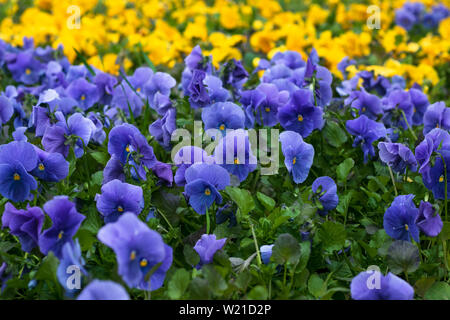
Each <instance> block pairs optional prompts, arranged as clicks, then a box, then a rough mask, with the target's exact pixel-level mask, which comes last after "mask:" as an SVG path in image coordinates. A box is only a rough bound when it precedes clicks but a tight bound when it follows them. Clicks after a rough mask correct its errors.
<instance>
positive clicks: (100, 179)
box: [91, 171, 103, 186]
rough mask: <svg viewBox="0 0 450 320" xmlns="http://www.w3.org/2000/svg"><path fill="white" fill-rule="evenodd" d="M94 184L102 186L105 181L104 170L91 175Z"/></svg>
mask: <svg viewBox="0 0 450 320" xmlns="http://www.w3.org/2000/svg"><path fill="white" fill-rule="evenodd" d="M91 182H92V184H95V185H98V186H101V185H102V182H103V171H97V172H96V173H93V174H92V175H91Z"/></svg>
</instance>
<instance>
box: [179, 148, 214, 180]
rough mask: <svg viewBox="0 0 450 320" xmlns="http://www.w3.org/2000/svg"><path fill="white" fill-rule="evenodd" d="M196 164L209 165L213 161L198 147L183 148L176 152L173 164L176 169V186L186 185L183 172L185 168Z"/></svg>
mask: <svg viewBox="0 0 450 320" xmlns="http://www.w3.org/2000/svg"><path fill="white" fill-rule="evenodd" d="M196 162H207V163H210V164H211V163H213V162H214V159H213V158H212V157H210V156H208V154H207V153H206V151H205V150H203V149H202V148H199V147H195V146H184V147H182V148H180V150H178V152H177V153H176V154H175V158H174V164H175V165H176V166H177V167H178V169H177V172H176V173H175V177H174V180H175V183H176V184H177V185H178V186H184V185H185V184H186V179H185V172H186V170H187V168H189V167H190V166H191V165H193V164H194V163H196Z"/></svg>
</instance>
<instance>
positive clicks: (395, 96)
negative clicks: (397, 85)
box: [382, 90, 414, 130]
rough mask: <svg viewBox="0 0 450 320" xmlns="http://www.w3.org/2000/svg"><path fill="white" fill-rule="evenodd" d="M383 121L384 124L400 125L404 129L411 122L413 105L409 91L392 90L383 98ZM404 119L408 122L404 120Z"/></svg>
mask: <svg viewBox="0 0 450 320" xmlns="http://www.w3.org/2000/svg"><path fill="white" fill-rule="evenodd" d="M382 102H383V110H384V115H383V122H384V124H385V125H386V126H388V127H389V126H395V127H401V128H403V129H404V130H406V129H408V126H412V124H413V114H414V105H413V104H412V101H411V96H410V94H409V92H407V91H405V90H394V91H391V92H390V93H389V95H388V96H387V97H384V98H383V100H382ZM405 118H406V121H407V122H408V123H406V122H405Z"/></svg>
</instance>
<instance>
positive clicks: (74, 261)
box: [56, 239, 87, 295]
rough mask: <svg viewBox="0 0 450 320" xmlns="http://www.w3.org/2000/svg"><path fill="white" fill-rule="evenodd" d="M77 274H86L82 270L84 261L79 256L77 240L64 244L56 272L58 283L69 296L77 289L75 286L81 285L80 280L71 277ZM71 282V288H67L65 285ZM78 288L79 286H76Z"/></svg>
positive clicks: (79, 250) (79, 249)
mask: <svg viewBox="0 0 450 320" xmlns="http://www.w3.org/2000/svg"><path fill="white" fill-rule="evenodd" d="M76 272H79V275H80V276H81V273H83V274H85V275H86V274H87V272H86V270H85V269H84V259H83V257H82V256H81V248H80V244H79V242H78V239H75V241H74V242H66V243H65V244H64V246H63V247H62V250H61V258H60V260H59V266H58V269H57V271H56V276H57V277H58V281H59V283H60V284H61V286H63V288H64V289H65V290H66V292H67V293H69V294H71V295H72V294H74V293H75V292H77V291H78V290H79V289H76V287H77V285H81V279H80V278H78V279H77V278H76V277H73V275H74V274H75V273H76ZM69 281H71V282H72V283H71V284H72V285H73V288H69V287H68V286H67V285H68V283H69ZM78 288H79V286H78Z"/></svg>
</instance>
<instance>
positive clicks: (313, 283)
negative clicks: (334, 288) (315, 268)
mask: <svg viewBox="0 0 450 320" xmlns="http://www.w3.org/2000/svg"><path fill="white" fill-rule="evenodd" d="M326 287H327V286H326V284H325V281H323V280H322V278H320V277H319V276H318V275H317V274H316V273H314V274H313V275H311V277H309V280H308V290H309V292H310V293H311V294H312V295H313V296H314V297H316V298H319V297H321V296H322V295H323V294H325V292H326V290H327V288H326Z"/></svg>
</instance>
